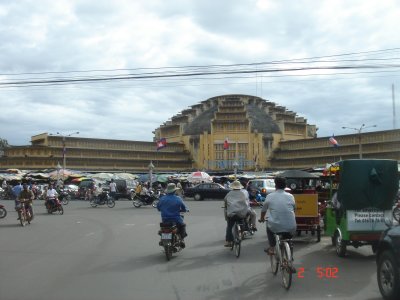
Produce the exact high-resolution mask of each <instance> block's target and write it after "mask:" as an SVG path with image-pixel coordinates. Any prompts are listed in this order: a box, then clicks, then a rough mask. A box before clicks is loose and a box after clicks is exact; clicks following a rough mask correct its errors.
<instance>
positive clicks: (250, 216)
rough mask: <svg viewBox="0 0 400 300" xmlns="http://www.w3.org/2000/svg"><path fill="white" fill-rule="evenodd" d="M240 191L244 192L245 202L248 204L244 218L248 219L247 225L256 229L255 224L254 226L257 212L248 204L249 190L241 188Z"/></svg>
mask: <svg viewBox="0 0 400 300" xmlns="http://www.w3.org/2000/svg"><path fill="white" fill-rule="evenodd" d="M241 191H242V193H244V194H245V196H246V203H247V206H248V209H247V217H246V220H247V219H248V220H249V222H248V223H249V224H248V226H249V227H250V228H251V229H253V231H257V226H256V221H257V213H256V211H255V210H254V209H253V208H252V207H251V205H250V196H249V192H248V191H247V189H245V188H242V189H241Z"/></svg>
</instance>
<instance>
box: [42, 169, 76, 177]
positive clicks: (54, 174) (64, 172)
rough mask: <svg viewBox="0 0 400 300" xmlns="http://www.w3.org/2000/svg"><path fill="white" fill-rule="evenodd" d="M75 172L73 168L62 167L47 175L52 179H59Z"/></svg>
mask: <svg viewBox="0 0 400 300" xmlns="http://www.w3.org/2000/svg"><path fill="white" fill-rule="evenodd" d="M72 173H73V172H72V171H71V170H68V169H60V170H54V171H52V172H50V173H48V174H47V175H48V176H49V177H50V178H51V179H59V178H62V177H63V176H64V177H68V176H69V175H71V174H72Z"/></svg>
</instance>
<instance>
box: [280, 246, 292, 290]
mask: <svg viewBox="0 0 400 300" xmlns="http://www.w3.org/2000/svg"><path fill="white" fill-rule="evenodd" d="M281 253H282V266H281V271H282V285H283V287H284V288H285V289H287V290H288V289H289V288H290V286H291V285H292V256H291V254H290V247H289V244H288V243H287V242H283V243H282V245H281Z"/></svg>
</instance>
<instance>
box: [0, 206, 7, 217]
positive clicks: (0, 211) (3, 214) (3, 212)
mask: <svg viewBox="0 0 400 300" xmlns="http://www.w3.org/2000/svg"><path fill="white" fill-rule="evenodd" d="M6 216H7V210H6V208H5V207H4V205H2V204H0V219H3V218H5V217H6Z"/></svg>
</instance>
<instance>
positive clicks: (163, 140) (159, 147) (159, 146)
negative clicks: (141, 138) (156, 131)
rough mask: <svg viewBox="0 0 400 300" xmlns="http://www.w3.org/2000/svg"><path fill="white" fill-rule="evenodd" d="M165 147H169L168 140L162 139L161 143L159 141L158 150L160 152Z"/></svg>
mask: <svg viewBox="0 0 400 300" xmlns="http://www.w3.org/2000/svg"><path fill="white" fill-rule="evenodd" d="M165 147H167V139H166V138H161V139H160V140H159V141H157V150H160V149H162V148H165Z"/></svg>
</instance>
